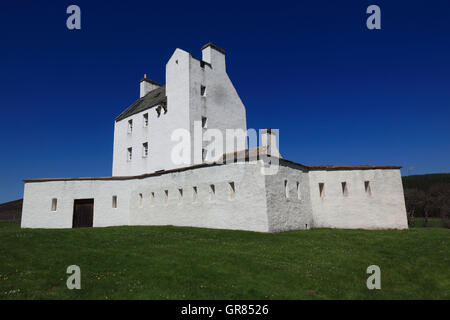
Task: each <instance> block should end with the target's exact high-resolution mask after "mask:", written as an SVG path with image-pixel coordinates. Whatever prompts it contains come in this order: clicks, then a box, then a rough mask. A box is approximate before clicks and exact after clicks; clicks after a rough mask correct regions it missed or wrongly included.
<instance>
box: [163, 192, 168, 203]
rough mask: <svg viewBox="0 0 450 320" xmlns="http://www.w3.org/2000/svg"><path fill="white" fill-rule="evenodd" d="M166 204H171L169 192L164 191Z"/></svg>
mask: <svg viewBox="0 0 450 320" xmlns="http://www.w3.org/2000/svg"><path fill="white" fill-rule="evenodd" d="M164 202H165V203H168V202H169V190H164Z"/></svg>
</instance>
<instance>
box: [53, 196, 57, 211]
mask: <svg viewBox="0 0 450 320" xmlns="http://www.w3.org/2000/svg"><path fill="white" fill-rule="evenodd" d="M57 208H58V199H56V198H53V199H52V211H56V209H57Z"/></svg>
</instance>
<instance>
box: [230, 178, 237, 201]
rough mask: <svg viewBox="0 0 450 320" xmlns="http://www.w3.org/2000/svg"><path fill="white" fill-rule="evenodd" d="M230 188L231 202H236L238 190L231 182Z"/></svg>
mask: <svg viewBox="0 0 450 320" xmlns="http://www.w3.org/2000/svg"><path fill="white" fill-rule="evenodd" d="M229 186H230V200H234V198H235V196H236V189H235V187H234V182H230V183H229Z"/></svg>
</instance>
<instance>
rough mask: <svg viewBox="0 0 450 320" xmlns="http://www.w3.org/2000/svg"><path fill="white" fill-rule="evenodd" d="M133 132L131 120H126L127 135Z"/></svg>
mask: <svg viewBox="0 0 450 320" xmlns="http://www.w3.org/2000/svg"><path fill="white" fill-rule="evenodd" d="M132 132H133V120H128V133H132Z"/></svg>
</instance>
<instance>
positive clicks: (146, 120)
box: [143, 113, 148, 128]
mask: <svg viewBox="0 0 450 320" xmlns="http://www.w3.org/2000/svg"><path fill="white" fill-rule="evenodd" d="M143 118H144V128H145V127H148V113H144V115H143Z"/></svg>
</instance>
